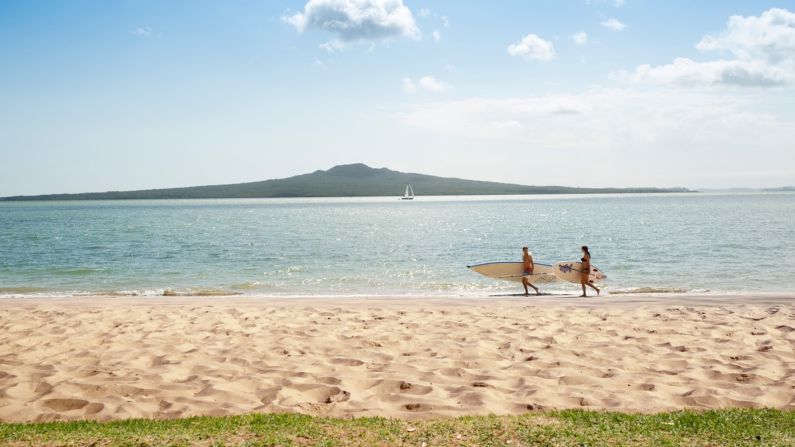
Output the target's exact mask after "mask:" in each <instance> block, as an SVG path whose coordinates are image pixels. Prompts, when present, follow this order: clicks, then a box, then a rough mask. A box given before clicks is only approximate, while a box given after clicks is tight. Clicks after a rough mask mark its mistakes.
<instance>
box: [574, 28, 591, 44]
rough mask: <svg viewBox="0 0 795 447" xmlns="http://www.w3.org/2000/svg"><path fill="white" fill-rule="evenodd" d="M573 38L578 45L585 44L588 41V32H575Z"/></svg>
mask: <svg viewBox="0 0 795 447" xmlns="http://www.w3.org/2000/svg"><path fill="white" fill-rule="evenodd" d="M570 37H571V40H573V41H574V43H576V44H577V45H585V44H586V43H588V33H586V32H585V31H580V32H579V33H574V34H572V35H571V36H570Z"/></svg>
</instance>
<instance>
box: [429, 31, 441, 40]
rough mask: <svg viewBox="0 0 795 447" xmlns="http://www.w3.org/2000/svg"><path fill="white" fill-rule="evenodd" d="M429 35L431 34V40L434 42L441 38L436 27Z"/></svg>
mask: <svg viewBox="0 0 795 447" xmlns="http://www.w3.org/2000/svg"><path fill="white" fill-rule="evenodd" d="M431 36H433V41H434V42H438V41H439V39H441V38H442V34H441V33H439V30H438V29H435V30H433V33H431Z"/></svg>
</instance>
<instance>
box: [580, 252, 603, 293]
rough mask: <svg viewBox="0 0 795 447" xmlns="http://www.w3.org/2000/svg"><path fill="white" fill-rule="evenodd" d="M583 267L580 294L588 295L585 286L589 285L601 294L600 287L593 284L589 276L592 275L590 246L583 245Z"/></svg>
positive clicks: (581, 259)
mask: <svg viewBox="0 0 795 447" xmlns="http://www.w3.org/2000/svg"><path fill="white" fill-rule="evenodd" d="M581 248H582V258H580V261H582V268H581V273H580V284H581V285H582V295H580V296H588V295H587V294H586V293H585V286H588V287H590V288H592V289H594V290H596V294H597V295H599V288H598V287H596V286H595V285H593V283H592V282H591V281H590V279H589V276H590V275H591V252H589V251H588V247H587V246H586V245H583V246H582V247H581Z"/></svg>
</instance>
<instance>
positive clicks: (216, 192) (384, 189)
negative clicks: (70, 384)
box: [0, 163, 690, 201]
mask: <svg viewBox="0 0 795 447" xmlns="http://www.w3.org/2000/svg"><path fill="white" fill-rule="evenodd" d="M407 184H411V185H412V187H413V189H414V191H415V193H416V194H417V195H418V196H449V195H509V194H606V193H607V194H609V193H663V192H690V191H689V190H688V189H686V188H576V187H567V186H529V185H517V184H511V183H498V182H484V181H477V180H464V179H459V178H449V177H437V176H433V175H425V174H414V173H406V172H399V171H393V170H390V169H387V168H380V169H376V168H371V167H369V166H367V165H364V164H361V163H357V164H350V165H340V166H334V167H333V168H331V169H329V170H327V171H315V172H312V173H310V174H302V175H296V176H294V177H288V178H282V179H273V180H264V181H259V182H248V183H235V184H229V185H207V186H190V187H184V188H166V189H146V190H137V191H106V192H87V193H79V194H46V195H36V196H13V197H3V198H0V200H6V201H10V200H123V199H221V198H237V199H240V198H265V197H377V196H399V195H402V194H403V191H404V188H405V187H406V185H407Z"/></svg>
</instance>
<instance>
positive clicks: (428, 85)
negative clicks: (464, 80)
mask: <svg viewBox="0 0 795 447" xmlns="http://www.w3.org/2000/svg"><path fill="white" fill-rule="evenodd" d="M420 86H421V87H422V88H424V89H425V90H428V91H430V92H436V93H443V92H446V91H447V90H450V85H449V84H445V83H444V82H441V81H439V80H437V79H436V78H434V77H433V76H423V77H421V78H420Z"/></svg>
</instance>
